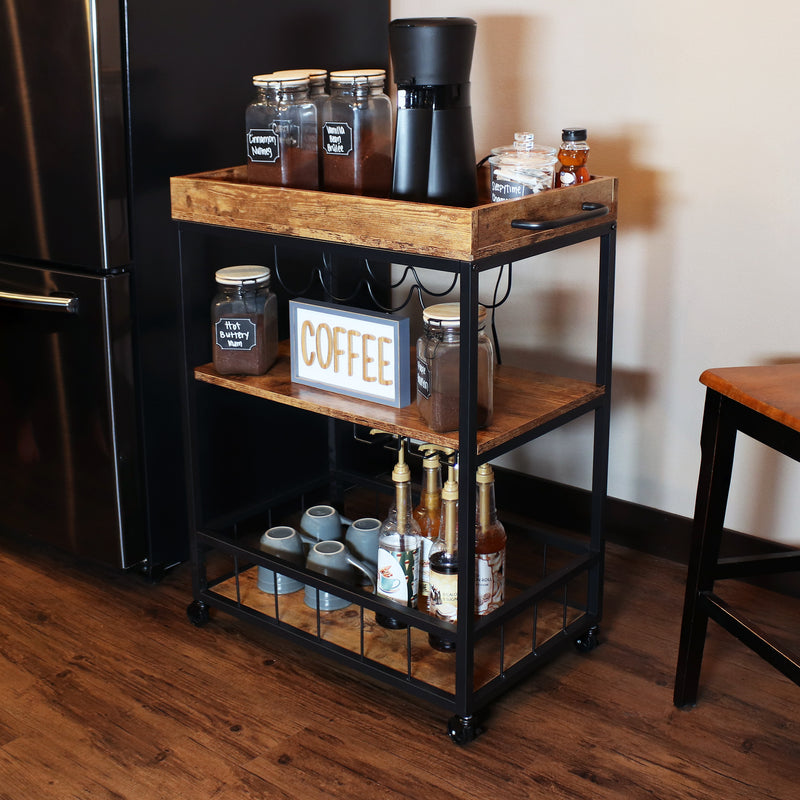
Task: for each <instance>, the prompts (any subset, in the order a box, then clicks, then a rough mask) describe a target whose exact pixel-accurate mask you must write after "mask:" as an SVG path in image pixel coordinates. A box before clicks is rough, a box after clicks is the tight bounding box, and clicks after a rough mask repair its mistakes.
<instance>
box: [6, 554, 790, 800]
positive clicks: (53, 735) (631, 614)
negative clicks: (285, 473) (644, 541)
mask: <svg viewBox="0 0 800 800" xmlns="http://www.w3.org/2000/svg"><path fill="white" fill-rule="evenodd" d="M189 578H190V575H189V569H188V567H187V566H181V567H178V568H177V569H175V570H174V571H173V572H171V573H170V574H169V575H168V576H167V577H166V578H165V579H164V580H163V581H162V582H161V583H160V584H158V585H148V584H147V583H145V582H144V581H143V580H142V579H141V578H140V577H138V576H136V575H133V574H118V573H115V572H113V571H111V570H107V569H104V568H98V567H96V566H93V565H89V564H85V563H78V562H75V561H74V560H72V559H69V558H66V557H63V556H59V555H57V554H54V553H53V552H52V551H50V550H48V549H46V548H43V547H39V546H34V545H31V544H29V543H21V542H10V541H8V540H0V798H2V800H7V799H12V800H43V799H45V798H59V800H60V799H61V798H125V799H126V800H127V798H130V800H150V799H151V798H157V799H158V800H164V799H165V798H169V800H180V798H193V800H207V799H208V798H225V799H226V800H234V798H235V799H236V800H242V799H243V798H269V800H277V799H279V798H303V800H306V799H313V798H326V799H327V798H347V800H356V798H400V797H402V798H411V799H412V800H420V799H421V798H428V797H430V798H436V799H437V800H446V799H447V798H492V799H493V800H506V798H509V799H511V800H514V799H516V798H565V799H566V798H569V800H574V799H575V798H587V800H589V799H590V798H591V800H602V799H603V798H614V799H615V800H616V799H617V798H626V799H628V798H658V800H668V799H669V798H680V799H681V800H684V799H685V798H693V799H695V798H696V799H698V800H699V799H700V798H703V799H704V800H705V799H708V800H712V799H713V800H720V799H722V798H724V800H735V798H747V800H754V799H756V800H757V799H758V798H781V799H782V800H789V798H793V799H794V798H797V797H800V788H798V787H800V778H799V777H798V776H800V720H798V708H800V688H798V687H796V686H794V684H792V683H790V682H789V681H788V680H786V679H785V678H783V677H782V676H781V675H780V674H779V673H777V672H775V671H774V670H772V669H770V668H768V667H767V666H766V665H765V664H764V663H763V662H762V661H761V660H760V659H759V658H758V657H757V656H755V655H754V654H752V653H751V652H750V651H749V650H747V649H746V648H744V647H743V646H742V645H740V644H739V643H738V642H736V641H735V640H734V639H732V638H731V637H730V636H729V635H728V634H726V633H724V632H723V631H721V630H720V629H719V628H717V627H716V626H714V625H713V624H712V625H711V628H710V635H709V640H708V645H707V653H706V660H705V662H704V667H703V676H702V687H701V698H700V703H699V705H698V706H697V707H696V708H695V709H693V710H691V711H679V710H677V709H675V708H674V707H673V705H672V680H673V670H674V665H675V658H676V652H677V640H678V630H679V620H680V611H681V604H682V593H683V581H684V568H683V567H681V566H679V565H676V564H673V563H671V562H668V561H664V560H660V559H657V558H654V557H652V556H647V555H643V554H641V553H638V552H635V551H630V550H623V549H620V548H618V547H614V546H612V547H610V549H609V558H608V573H607V590H606V613H605V619H604V623H603V628H602V644H601V646H600V647H599V648H597V649H596V650H595V651H593V652H592V653H590V654H586V655H582V654H579V653H577V652H572V651H570V652H567V653H564V654H563V655H562V656H561V657H560V658H559V659H557V660H556V661H555V662H553V663H551V664H549V665H547V666H546V667H545V668H544V669H543V670H542V671H540V672H539V673H537V674H536V675H534V676H533V677H532V678H531V679H530V680H528V681H527V682H525V683H524V684H522V685H521V686H519V687H517V688H516V689H514V690H513V691H512V692H510V693H509V694H507V695H506V696H505V697H504V698H502V699H501V700H500V701H498V702H497V703H496V704H495V705H494V706H493V707H492V713H491V716H490V719H489V725H488V730H487V732H486V733H485V734H484V735H483V736H482V737H480V738H478V739H477V740H476V741H475V742H473V743H472V744H470V745H468V746H466V747H458V746H456V745H454V744H453V743H451V742H450V740H449V739H448V738H447V736H446V733H445V730H446V726H445V723H446V714H445V713H444V712H442V711H441V710H440V709H437V708H432V707H428V706H427V705H424V704H422V703H420V702H418V701H415V700H413V699H409V698H408V697H406V696H404V695H399V694H397V693H394V692H390V691H387V690H385V689H384V687H382V686H381V685H378V684H375V683H371V682H367V681H365V680H364V679H363V678H362V677H361V676H359V675H357V674H355V673H353V672H351V671H349V670H348V669H346V668H343V667H339V666H336V665H333V664H332V663H331V662H329V661H327V660H325V659H324V658H323V657H322V656H318V655H313V654H310V653H308V652H306V651H304V650H301V649H300V648H298V647H297V646H295V645H292V644H289V643H286V642H284V641H283V640H281V639H278V638H275V637H272V636H270V635H268V634H265V633H263V632H261V631H259V630H255V629H252V628H250V627H248V626H246V625H245V624H244V623H239V622H237V621H234V620H231V619H229V618H226V617H222V616H219V615H215V616H213V617H212V621H211V622H210V624H209V625H208V626H206V627H204V628H194V627H193V626H192V625H190V624H189V622H188V621H187V618H186V614H185V609H186V605H187V603H188V601H189V600H190V596H189V591H190V590H189V585H190V580H189ZM734 589H735V591H734V592H733V594H736V595H739V596H743V597H744V599H745V600H746V601H747V602H748V604H749V605H750V606H751V607H752V608H753V609H755V611H754V612H753V616H754V617H759V616H763V617H764V618H765V619H768V620H770V621H771V622H772V623H775V624H777V625H780V626H785V627H786V628H787V629H789V628H792V629H793V630H795V631H800V609H799V608H798V602H797V601H792V602H790V601H788V600H787V599H785V598H783V597H780V596H775V595H772V596H770V595H769V593H767V592H764V591H762V590H755V589H753V588H752V587H749V586H746V585H742V584H737V585H736V586H735V587H734ZM729 596H732V595H729Z"/></svg>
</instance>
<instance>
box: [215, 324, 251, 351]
mask: <svg viewBox="0 0 800 800" xmlns="http://www.w3.org/2000/svg"><path fill="white" fill-rule="evenodd" d="M214 330H215V332H216V339H217V347H219V348H221V349H222V350H252V349H253V348H254V347H255V346H256V324H255V322H253V320H251V319H247V318H246V317H245V318H237V317H223V318H222V319H221V320H219V321H218V322H217V323H215V325H214Z"/></svg>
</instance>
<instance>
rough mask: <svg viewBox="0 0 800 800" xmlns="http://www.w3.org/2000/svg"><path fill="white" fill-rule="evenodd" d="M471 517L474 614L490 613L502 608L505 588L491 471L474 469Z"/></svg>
mask: <svg viewBox="0 0 800 800" xmlns="http://www.w3.org/2000/svg"><path fill="white" fill-rule="evenodd" d="M476 482H477V484H478V499H477V511H476V516H475V613H476V614H478V615H479V616H483V615H485V614H490V613H491V612H492V611H494V610H495V609H496V608H499V607H500V606H501V605H503V601H504V599H505V587H506V578H505V571H506V531H505V528H504V527H503V524H502V523H501V522H500V521H499V520H498V519H497V507H496V505H495V496H494V470H492V468H491V466H490V465H489V464H481V465H480V467H478V473H477V477H476Z"/></svg>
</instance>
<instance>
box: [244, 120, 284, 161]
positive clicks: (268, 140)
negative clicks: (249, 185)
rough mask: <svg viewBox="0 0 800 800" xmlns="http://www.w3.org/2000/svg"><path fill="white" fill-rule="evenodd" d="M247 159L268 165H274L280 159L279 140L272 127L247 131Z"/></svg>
mask: <svg viewBox="0 0 800 800" xmlns="http://www.w3.org/2000/svg"><path fill="white" fill-rule="evenodd" d="M247 157H248V158H249V159H250V160H251V161H258V162H261V163H268V164H274V163H275V162H276V161H277V160H278V159H279V158H280V157H281V140H280V136H279V135H278V132H277V131H276V130H275V128H274V127H273V128H254V129H252V130H249V131H247Z"/></svg>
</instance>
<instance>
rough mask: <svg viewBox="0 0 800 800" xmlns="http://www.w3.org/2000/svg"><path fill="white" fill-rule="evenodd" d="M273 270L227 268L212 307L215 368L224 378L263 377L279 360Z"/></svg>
mask: <svg viewBox="0 0 800 800" xmlns="http://www.w3.org/2000/svg"><path fill="white" fill-rule="evenodd" d="M271 277H272V273H271V272H270V270H269V267H261V266H254V265H241V266H235V267H223V268H222V269H218V270H217V271H216V273H215V279H216V282H217V293H216V295H215V296H214V299H213V301H212V303H211V337H212V350H213V359H214V368H215V369H216V371H217V372H219V373H220V374H221V375H263V374H264V373H265V372H266V371H267V370H268V369H269V368H270V367H271V366H272V365H273V364H274V363H275V359H276V358H277V357H278V300H277V298H276V297H275V295H274V294H273V292H272V291H271V290H270V279H271Z"/></svg>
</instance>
